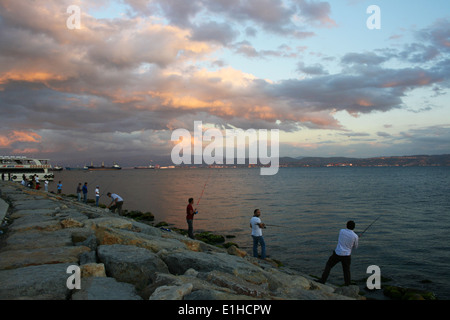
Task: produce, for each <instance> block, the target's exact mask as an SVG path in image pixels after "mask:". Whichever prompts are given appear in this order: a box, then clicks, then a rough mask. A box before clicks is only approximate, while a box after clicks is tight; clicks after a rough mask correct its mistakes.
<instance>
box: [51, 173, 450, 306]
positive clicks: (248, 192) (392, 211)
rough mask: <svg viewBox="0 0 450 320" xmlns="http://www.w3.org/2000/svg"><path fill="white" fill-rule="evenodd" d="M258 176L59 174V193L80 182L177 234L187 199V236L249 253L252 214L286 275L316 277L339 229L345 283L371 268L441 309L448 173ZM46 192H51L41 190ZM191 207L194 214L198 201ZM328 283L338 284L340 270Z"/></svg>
mask: <svg viewBox="0 0 450 320" xmlns="http://www.w3.org/2000/svg"><path fill="white" fill-rule="evenodd" d="M259 173H260V171H259V169H176V170H134V169H130V170H121V171H91V172H86V171H62V172H58V173H57V176H56V179H55V181H57V180H62V182H63V185H64V187H63V192H64V193H66V194H69V193H75V190H76V185H77V183H78V182H82V183H84V182H88V184H89V194H90V197H91V198H93V197H94V187H95V185H97V184H98V185H100V188H101V192H102V193H103V192H105V195H103V196H102V197H101V201H100V202H102V203H107V202H108V200H109V198H108V197H107V196H106V192H107V191H111V192H115V193H118V194H119V195H121V196H122V197H123V198H124V199H125V203H124V208H125V209H128V210H131V209H136V210H141V211H151V212H152V213H153V214H154V215H155V222H159V221H166V222H168V223H170V224H171V225H173V226H175V227H178V228H187V226H186V220H185V210H186V205H187V201H188V198H189V197H193V198H194V204H195V205H196V207H197V208H198V209H199V214H198V215H197V216H195V221H194V230H195V231H205V230H207V231H213V232H215V233H219V234H222V235H234V236H235V238H233V239H230V241H233V242H235V243H237V244H238V245H239V247H240V248H241V249H244V250H246V251H248V252H251V245H252V243H251V241H252V240H251V237H250V228H249V221H250V218H251V217H252V215H253V210H254V209H256V208H259V209H260V210H261V218H262V220H263V222H265V223H266V224H268V225H272V226H269V227H268V228H267V229H265V230H264V238H265V240H266V245H267V253H268V255H269V256H270V257H272V258H275V259H278V260H280V261H282V262H283V263H284V264H285V265H286V266H288V267H290V268H292V269H297V270H299V271H301V272H303V273H306V274H311V275H316V276H320V275H321V272H322V270H323V268H324V266H325V263H326V261H327V259H328V257H329V256H330V255H331V253H332V251H333V250H334V248H335V246H336V242H337V237H338V233H339V230H340V229H341V228H344V227H345V224H346V221H348V220H354V221H355V222H356V229H355V231H356V232H357V233H358V232H361V231H362V230H364V229H365V228H366V227H367V226H368V225H369V224H370V223H372V222H373V221H374V220H375V219H376V218H378V217H380V219H379V220H378V221H377V222H376V223H375V224H374V225H373V226H372V227H371V228H370V229H369V230H368V231H367V232H366V233H365V234H364V235H363V237H362V238H361V239H360V246H359V248H358V250H355V251H354V252H353V254H352V279H354V280H359V283H360V284H361V285H362V286H363V284H364V282H363V279H364V278H365V277H367V276H368V275H369V274H367V273H366V271H367V267H368V266H370V265H377V266H379V267H380V269H381V275H382V276H383V277H386V278H391V279H392V281H391V282H390V283H388V284H391V285H400V286H406V287H413V288H418V289H425V290H431V291H433V292H435V293H436V294H437V295H438V298H439V299H450V274H449V272H448V271H449V266H450V250H449V244H450V231H449V227H450V188H449V182H450V168H448V167H380V168H378V167H377V168H349V167H342V168H334V167H332V168H281V169H280V171H279V173H278V174H277V175H275V176H260V174H259ZM50 190H51V191H56V182H54V183H52V184H51V186H50ZM202 192H203V196H202V197H201V199H200V202H199V203H198V204H197V202H198V200H199V198H200V196H201V195H202ZM329 282H330V283H333V284H337V285H338V284H342V283H343V276H342V269H341V267H340V265H337V266H336V267H335V268H334V269H333V270H332V272H331V274H330V277H329Z"/></svg>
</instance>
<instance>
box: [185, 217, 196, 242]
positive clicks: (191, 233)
mask: <svg viewBox="0 0 450 320" xmlns="http://www.w3.org/2000/svg"><path fill="white" fill-rule="evenodd" d="M186 221H187V224H188V236H189V238H191V239H195V238H194V220H192V219H186Z"/></svg>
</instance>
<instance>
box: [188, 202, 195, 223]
mask: <svg viewBox="0 0 450 320" xmlns="http://www.w3.org/2000/svg"><path fill="white" fill-rule="evenodd" d="M191 211H192V213H191ZM186 220H194V208H193V207H192V204H188V206H187V208H186Z"/></svg>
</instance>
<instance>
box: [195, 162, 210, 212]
mask: <svg viewBox="0 0 450 320" xmlns="http://www.w3.org/2000/svg"><path fill="white" fill-rule="evenodd" d="M210 170H211V169H210ZM211 172H212V171H210V172H209V174H208V178H207V179H206V182H205V185H204V186H203V190H202V193H201V194H200V197H199V198H198V200H197V205H196V207H197V206H198V204H199V203H200V200H201V199H202V197H203V193H205V189H206V185H207V184H208V181H209V178H210V177H211Z"/></svg>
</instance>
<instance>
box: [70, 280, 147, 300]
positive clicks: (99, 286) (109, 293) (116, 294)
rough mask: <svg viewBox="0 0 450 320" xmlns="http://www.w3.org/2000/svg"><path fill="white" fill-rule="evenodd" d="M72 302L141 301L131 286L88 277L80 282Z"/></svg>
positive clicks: (115, 281)
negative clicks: (79, 287)
mask: <svg viewBox="0 0 450 320" xmlns="http://www.w3.org/2000/svg"><path fill="white" fill-rule="evenodd" d="M72 300H142V298H141V297H140V296H139V295H138V294H137V293H136V289H135V288H134V286H133V285H132V284H129V283H124V282H118V281H117V280H116V279H114V278H106V277H89V278H83V279H82V281H81V289H80V290H75V292H74V293H73V294H72Z"/></svg>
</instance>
